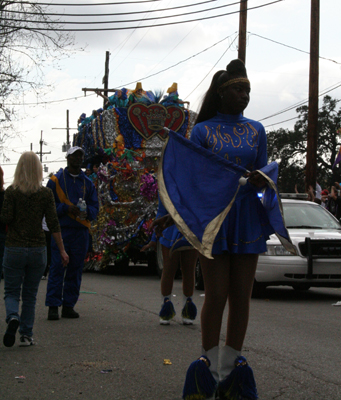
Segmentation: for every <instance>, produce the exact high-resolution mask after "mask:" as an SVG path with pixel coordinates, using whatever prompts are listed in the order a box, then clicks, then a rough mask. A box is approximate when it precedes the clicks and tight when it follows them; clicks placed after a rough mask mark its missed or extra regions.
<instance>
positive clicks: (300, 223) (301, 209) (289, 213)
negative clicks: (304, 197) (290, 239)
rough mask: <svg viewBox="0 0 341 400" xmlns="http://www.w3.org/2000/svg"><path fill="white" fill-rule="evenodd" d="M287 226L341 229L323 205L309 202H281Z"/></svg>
mask: <svg viewBox="0 0 341 400" xmlns="http://www.w3.org/2000/svg"><path fill="white" fill-rule="evenodd" d="M282 204H283V211H284V219H285V224H286V226H287V228H296V229H309V228H310V229H341V225H340V223H339V222H338V221H336V220H335V218H334V217H333V216H332V215H331V214H330V213H329V212H328V211H327V210H325V209H324V208H323V207H321V206H315V205H313V204H309V203H306V204H304V203H296V204H295V203H284V202H283V203H282Z"/></svg>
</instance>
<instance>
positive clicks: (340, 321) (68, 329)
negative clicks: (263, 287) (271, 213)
mask: <svg viewBox="0 0 341 400" xmlns="http://www.w3.org/2000/svg"><path fill="white" fill-rule="evenodd" d="M159 285H160V282H159V279H158V278H157V277H156V276H148V275H146V274H143V273H138V274H134V275H133V274H131V275H102V274H98V273H85V274H84V275H83V283H82V288H81V291H82V293H81V296H80V299H79V302H78V304H77V306H76V310H77V311H79V313H80V315H81V317H80V318H79V319H77V320H68V319H61V320H59V321H47V318H46V317H47V309H46V307H45V306H44V296H45V291H46V281H42V282H41V285H40V289H39V294H38V301H37V307H36V322H35V328H34V337H35V340H36V342H37V345H36V346H31V347H29V348H20V347H19V346H18V343H16V344H15V345H14V346H13V347H12V348H6V347H4V346H3V345H2V343H1V345H0V399H1V400H17V399H20V400H42V399H48V400H54V399H58V400H59V399H83V400H92V399H100V400H123V399H125V400H128V399H129V400H161V399H162V400H180V399H181V393H182V386H183V382H184V378H185V374H186V370H187V367H188V366H189V364H190V363H191V362H192V361H193V360H195V359H196V358H197V357H198V356H199V355H200V348H201V345H200V325H199V321H197V322H196V324H195V325H193V326H183V325H181V323H180V322H181V321H180V314H181V302H182V298H181V280H176V281H175V285H174V295H175V297H173V301H174V304H175V308H176V311H177V316H176V317H175V321H174V322H172V324H171V325H170V326H160V325H159V323H158V320H159V319H158V312H159V307H160V292H159V290H160V289H159ZM0 296H1V298H2V297H3V282H1V284H0ZM203 300H204V297H203V292H201V291H196V292H195V294H194V301H195V303H196V304H197V306H198V309H199V311H200V309H201V306H202V303H203ZM340 300H341V291H340V290H339V289H337V290H336V289H311V290H309V292H306V293H299V292H295V291H294V290H292V289H290V288H276V289H268V292H267V296H266V299H262V300H252V310H251V318H250V324H249V330H248V334H247V337H246V340H245V348H244V355H245V356H246V357H247V359H248V361H249V363H250V365H251V366H252V368H253V370H254V374H255V378H256V382H257V386H258V392H259V398H260V400H270V399H277V400H288V399H295V400H308V399H309V400H340V399H341V363H340V360H341V349H340V334H341V307H333V306H332V304H333V303H335V302H337V301H340ZM0 317H1V318H0V332H1V335H2V334H3V333H4V332H5V328H6V325H5V322H4V319H5V312H4V305H2V306H1V307H0ZM224 333H225V328H224V330H223V332H222V337H221V345H223V336H224ZM164 360H170V362H171V365H165V364H164ZM19 377H23V378H19Z"/></svg>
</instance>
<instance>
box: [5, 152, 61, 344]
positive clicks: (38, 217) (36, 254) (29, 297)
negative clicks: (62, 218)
mask: <svg viewBox="0 0 341 400" xmlns="http://www.w3.org/2000/svg"><path fill="white" fill-rule="evenodd" d="M42 180H43V169H42V165H41V163H40V161H39V158H38V157H37V155H36V154H35V153H34V152H32V151H28V152H25V153H23V154H22V155H21V157H20V159H19V161H18V165H17V167H16V170H15V173H14V181H13V183H12V185H11V186H10V187H9V188H8V189H7V190H6V192H5V199H4V203H3V206H2V210H1V222H3V223H6V224H7V225H8V232H7V235H6V245H5V253H4V261H3V266H4V278H5V306H6V322H7V330H6V333H5V335H4V338H3V343H4V345H5V346H6V347H12V346H13V345H14V343H15V335H16V332H17V329H18V328H19V333H20V335H21V337H20V346H22V347H25V346H30V345H32V344H34V342H33V323H34V314H35V304H36V298H37V292H38V287H39V283H40V280H41V277H42V275H43V273H44V270H45V267H46V241H45V236H44V233H43V230H42V220H43V216H44V215H45V217H46V223H47V226H48V227H49V230H50V232H51V234H52V236H53V239H54V241H55V243H56V249H57V251H58V256H59V258H60V263H61V265H62V268H65V266H66V265H67V263H68V262H69V256H68V255H67V254H66V252H65V249H64V245H63V240H62V236H61V233H60V225H59V222H58V217H57V212H56V206H55V202H54V198H53V193H52V192H51V190H50V189H48V188H46V187H42V186H41V182H42ZM20 297H21V298H22V308H21V314H20V316H19V302H20Z"/></svg>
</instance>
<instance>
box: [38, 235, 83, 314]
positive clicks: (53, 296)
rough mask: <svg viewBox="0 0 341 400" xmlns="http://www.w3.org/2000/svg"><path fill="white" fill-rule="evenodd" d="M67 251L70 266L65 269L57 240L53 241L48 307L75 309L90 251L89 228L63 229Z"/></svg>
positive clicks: (47, 296)
mask: <svg viewBox="0 0 341 400" xmlns="http://www.w3.org/2000/svg"><path fill="white" fill-rule="evenodd" d="M62 237H63V241H64V247H65V251H66V252H67V254H68V255H69V264H68V265H67V267H66V268H64V267H63V265H62V262H61V257H60V254H59V250H58V247H57V244H56V242H55V240H54V239H53V237H52V239H51V266H50V273H49V279H48V283H47V293H46V301H45V305H46V306H48V307H59V306H61V305H63V306H66V307H72V308H73V307H74V306H75V304H76V303H77V300H78V297H79V290H80V287H81V282H82V273H83V267H84V259H85V256H86V253H87V251H88V245H89V231H88V229H87V228H84V229H82V228H81V229H78V228H62Z"/></svg>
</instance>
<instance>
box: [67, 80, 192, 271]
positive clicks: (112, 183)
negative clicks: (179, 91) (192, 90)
mask: <svg viewBox="0 0 341 400" xmlns="http://www.w3.org/2000/svg"><path fill="white" fill-rule="evenodd" d="M173 85H174V84H173ZM127 95H128V96H129V91H128V93H127ZM160 97H161V94H160V95H159V96H156V95H154V94H153V93H152V92H150V91H149V92H143V98H141V102H135V103H133V104H131V105H130V106H128V107H109V109H107V110H105V111H103V112H98V113H95V116H94V117H93V118H92V119H88V120H86V119H84V118H83V121H82V122H81V124H80V125H79V128H78V134H76V135H75V136H74V139H73V145H74V146H80V147H82V148H83V149H84V151H85V164H84V165H89V166H95V165H96V166H98V171H97V173H96V174H92V175H91V177H92V178H94V179H93V181H94V184H95V186H96V188H97V192H98V200H99V205H100V209H99V214H98V218H97V220H96V221H93V223H92V226H91V230H90V233H91V236H92V250H93V251H92V252H91V253H89V254H88V256H87V259H86V262H85V269H88V270H95V271H100V270H105V269H107V268H109V267H110V266H112V265H116V266H118V265H119V266H123V267H127V266H128V265H129V263H130V262H133V263H134V264H135V263H137V262H140V261H145V262H146V264H147V265H148V267H149V268H150V269H156V268H157V257H156V253H155V251H149V252H147V253H143V252H141V251H140V250H141V248H142V247H143V246H144V245H145V244H147V243H148V242H149V241H150V238H151V235H152V233H153V232H152V230H151V224H152V222H153V220H154V218H155V216H156V212H157V208H158V194H157V179H156V174H157V170H158V164H159V159H160V156H161V151H162V147H163V144H164V142H165V139H166V137H167V132H166V131H165V130H164V129H163V128H164V127H167V128H169V129H172V130H173V131H176V132H178V133H179V134H181V135H182V136H184V137H187V138H189V136H190V132H191V130H192V128H193V125H194V122H195V117H196V114H195V113H194V112H192V111H190V110H188V109H185V108H183V107H181V106H179V105H178V104H175V105H174V104H173V105H169V102H168V103H167V102H163V104H164V105H163V104H161V103H160V102H159V99H160ZM168 97H169V96H168ZM146 99H148V101H146ZM84 121H85V122H84Z"/></svg>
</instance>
